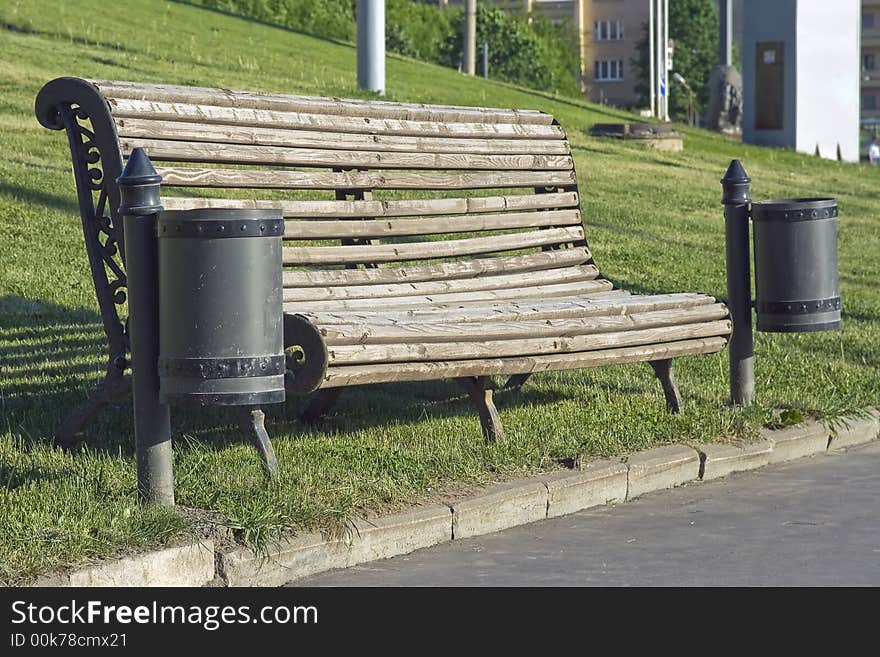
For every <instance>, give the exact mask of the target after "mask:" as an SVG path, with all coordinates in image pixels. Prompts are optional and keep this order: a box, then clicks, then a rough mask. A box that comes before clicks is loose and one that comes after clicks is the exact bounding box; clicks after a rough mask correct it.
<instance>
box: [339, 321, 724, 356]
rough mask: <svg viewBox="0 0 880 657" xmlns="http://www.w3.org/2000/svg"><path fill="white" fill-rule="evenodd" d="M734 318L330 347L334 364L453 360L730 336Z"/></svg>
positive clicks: (554, 352)
mask: <svg viewBox="0 0 880 657" xmlns="http://www.w3.org/2000/svg"><path fill="white" fill-rule="evenodd" d="M729 333H730V321H728V320H721V321H715V322H702V323H696V324H676V325H672V326H661V327H656V328H644V329H643V328H631V329H629V330H626V331H612V332H607V333H593V334H588V335H573V336H567V337H566V336H548V337H541V338H517V339H505V340H485V339H477V340H474V339H471V340H467V341H463V342H405V343H401V344H355V345H337V346H334V347H332V348H330V349H329V350H328V352H329V354H330V363H331V365H354V364H361V363H400V362H415V361H450V360H467V359H472V358H486V359H490V358H505V357H520V356H534V355H543V354H567V353H576V352H584V351H595V350H599V349H616V348H619V347H631V346H635V345H645V344H659V343H663V342H674V341H678V340H690V339H694V338H711V337H716V336H723V335H728V334H729Z"/></svg>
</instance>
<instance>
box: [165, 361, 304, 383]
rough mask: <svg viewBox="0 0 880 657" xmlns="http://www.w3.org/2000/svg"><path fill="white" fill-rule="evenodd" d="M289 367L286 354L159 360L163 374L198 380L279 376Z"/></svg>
mask: <svg viewBox="0 0 880 657" xmlns="http://www.w3.org/2000/svg"><path fill="white" fill-rule="evenodd" d="M286 369H287V366H286V362H285V358H284V356H251V357H243V358H160V359H159V376H183V377H192V378H196V379H240V378H246V377H257V376H276V375H279V374H284V373H285V371H286Z"/></svg>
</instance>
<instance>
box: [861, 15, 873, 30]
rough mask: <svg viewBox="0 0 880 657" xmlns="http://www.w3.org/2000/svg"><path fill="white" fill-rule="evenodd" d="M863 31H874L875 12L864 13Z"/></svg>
mask: <svg viewBox="0 0 880 657" xmlns="http://www.w3.org/2000/svg"><path fill="white" fill-rule="evenodd" d="M862 29H863V30H873V29H874V12H873V11H865V12H862Z"/></svg>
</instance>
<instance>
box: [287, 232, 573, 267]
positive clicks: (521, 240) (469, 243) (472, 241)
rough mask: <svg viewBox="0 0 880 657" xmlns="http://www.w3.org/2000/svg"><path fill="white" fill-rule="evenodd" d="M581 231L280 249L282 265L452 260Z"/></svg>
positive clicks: (564, 239)
mask: <svg viewBox="0 0 880 657" xmlns="http://www.w3.org/2000/svg"><path fill="white" fill-rule="evenodd" d="M583 239H584V231H583V228H581V227H580V226H578V227H576V228H575V227H568V228H549V229H547V230H536V231H531V232H528V233H509V234H505V235H491V236H489V237H466V238H462V239H446V240H437V241H433V242H401V243H399V244H372V245H368V246H361V245H358V246H286V247H283V248H282V249H281V258H282V261H283V262H284V264H285V265H339V264H354V263H360V262H400V261H404V260H430V259H435V258H455V257H460V256H466V255H475V254H480V253H497V252H502V251H513V250H518V249H527V248H533V247H540V246H544V245H556V244H565V243H574V242H580V241H582V240H583Z"/></svg>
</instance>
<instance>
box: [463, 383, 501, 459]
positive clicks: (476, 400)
mask: <svg viewBox="0 0 880 657" xmlns="http://www.w3.org/2000/svg"><path fill="white" fill-rule="evenodd" d="M456 381H458V383H459V385H461V386H462V387H463V388H464V389H465V391H467V393H468V396H469V397H470V398H471V401H472V402H473V404H474V406H475V407H476V409H477V413H479V415H480V426H481V427H482V428H483V437H484V438H485V439H486V441H487V442H490V443H493V442H496V441H499V440H503V439H504V427H503V426H502V425H501V416H499V415H498V409H497V408H495V401H494V400H493V399H492V390H493V388H492V377H490V376H467V377H461V378H457V379H456Z"/></svg>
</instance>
